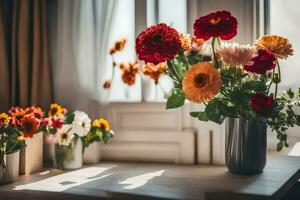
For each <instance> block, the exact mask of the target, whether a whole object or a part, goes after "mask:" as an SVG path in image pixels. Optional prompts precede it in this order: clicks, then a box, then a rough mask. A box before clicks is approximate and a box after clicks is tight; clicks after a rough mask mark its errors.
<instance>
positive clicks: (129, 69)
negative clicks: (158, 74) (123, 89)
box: [120, 62, 140, 86]
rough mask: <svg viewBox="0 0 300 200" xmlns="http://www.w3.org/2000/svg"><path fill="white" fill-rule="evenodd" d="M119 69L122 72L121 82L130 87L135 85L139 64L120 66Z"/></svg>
mask: <svg viewBox="0 0 300 200" xmlns="http://www.w3.org/2000/svg"><path fill="white" fill-rule="evenodd" d="M120 69H121V70H122V73H123V74H122V80H123V82H124V83H125V84H127V85H129V86H131V85H133V84H134V83H135V77H136V74H137V73H138V72H139V69H140V64H139V63H137V62H135V63H129V64H128V66H126V65H125V64H121V65H120Z"/></svg>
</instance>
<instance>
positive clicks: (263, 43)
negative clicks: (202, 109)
mask: <svg viewBox="0 0 300 200" xmlns="http://www.w3.org/2000/svg"><path fill="white" fill-rule="evenodd" d="M255 46H256V47H257V48H259V49H267V50H269V51H271V52H272V53H273V54H274V56H275V57H276V58H280V59H283V58H284V59H286V58H287V57H288V56H291V55H293V52H294V50H293V46H292V44H291V43H290V42H289V41H288V39H286V38H284V37H281V36H278V35H265V36H262V37H261V38H259V39H258V40H256V41H255Z"/></svg>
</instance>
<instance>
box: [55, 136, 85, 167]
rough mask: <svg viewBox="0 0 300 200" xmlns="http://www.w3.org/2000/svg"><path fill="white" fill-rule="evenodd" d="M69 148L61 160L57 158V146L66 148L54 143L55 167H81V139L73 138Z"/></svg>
mask: <svg viewBox="0 0 300 200" xmlns="http://www.w3.org/2000/svg"><path fill="white" fill-rule="evenodd" d="M70 145H71V146H70V148H69V150H68V153H67V155H66V156H65V157H64V158H60V159H63V160H62V161H59V160H58V155H57V148H66V147H62V146H60V145H56V146H55V148H56V150H55V157H56V159H55V165H56V166H57V167H60V168H63V169H79V168H81V167H82V162H83V161H82V157H83V156H82V141H81V139H80V138H77V139H75V140H73V141H72V142H71V144H70Z"/></svg>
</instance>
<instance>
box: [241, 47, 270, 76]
mask: <svg viewBox="0 0 300 200" xmlns="http://www.w3.org/2000/svg"><path fill="white" fill-rule="evenodd" d="M275 59H276V58H275V57H274V55H273V53H272V52H270V51H268V50H264V49H259V50H258V51H257V56H256V57H254V58H252V59H251V61H252V63H251V64H248V65H245V66H244V69H245V70H246V71H248V72H254V73H256V74H265V73H266V72H267V71H268V70H271V69H273V68H274V67H275V66H276V64H275Z"/></svg>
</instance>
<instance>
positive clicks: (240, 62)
mask: <svg viewBox="0 0 300 200" xmlns="http://www.w3.org/2000/svg"><path fill="white" fill-rule="evenodd" d="M217 53H218V54H219V56H220V57H221V59H222V61H223V62H224V63H225V64H227V65H230V66H236V67H237V66H244V65H247V64H251V59H252V58H254V57H255V56H256V49H255V47H253V46H250V45H240V44H237V43H223V44H222V46H221V48H220V49H218V51H217Z"/></svg>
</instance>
